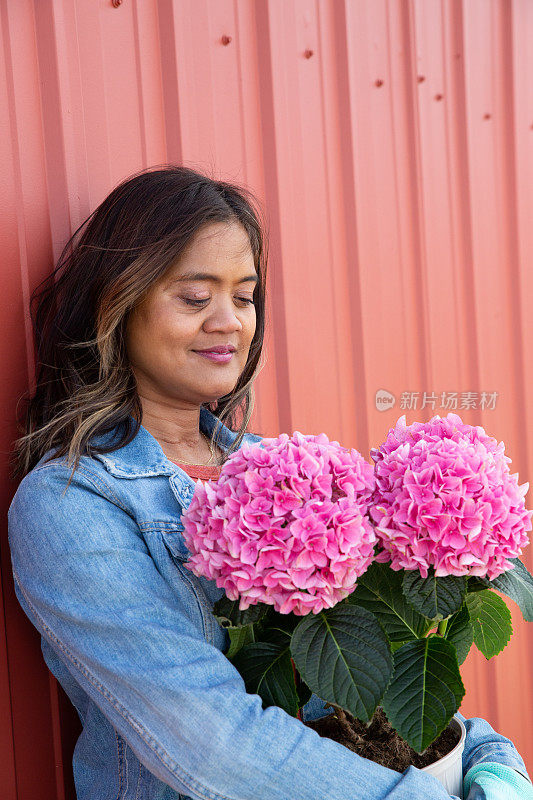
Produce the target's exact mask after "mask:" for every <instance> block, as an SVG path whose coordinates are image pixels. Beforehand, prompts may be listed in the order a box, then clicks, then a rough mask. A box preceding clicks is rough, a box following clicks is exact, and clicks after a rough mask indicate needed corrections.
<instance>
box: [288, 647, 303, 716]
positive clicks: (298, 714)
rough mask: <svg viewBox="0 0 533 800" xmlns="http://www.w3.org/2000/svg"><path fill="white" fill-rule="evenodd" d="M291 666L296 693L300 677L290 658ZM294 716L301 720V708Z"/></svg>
mask: <svg viewBox="0 0 533 800" xmlns="http://www.w3.org/2000/svg"><path fill="white" fill-rule="evenodd" d="M291 664H292V671H293V674H294V684H295V686H296V691H298V686H299V685H300V675H299V673H298V670H297V669H296V664H295V663H294V661H293V660H292V658H291ZM296 716H297V717H298V719H300V720H301V719H302V709H301V708H298V712H297V714H296Z"/></svg>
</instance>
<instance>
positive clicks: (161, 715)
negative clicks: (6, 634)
mask: <svg viewBox="0 0 533 800" xmlns="http://www.w3.org/2000/svg"><path fill="white" fill-rule="evenodd" d="M69 474H70V470H69V469H68V468H67V467H66V466H61V465H50V466H46V467H45V468H41V469H38V470H34V471H33V472H32V473H30V474H29V475H28V476H26V479H25V480H24V481H23V482H22V483H21V485H20V486H19V489H18V491H17V494H16V495H15V498H14V500H13V502H12V504H11V507H10V509H9V537H10V547H11V554H12V566H13V574H14V579H15V589H16V593H17V597H18V599H19V602H20V604H21V605H22V607H23V609H24V611H25V612H26V614H27V615H28V617H29V618H30V620H31V621H32V622H33V624H34V625H35V626H36V627H37V629H38V630H39V631H40V633H41V634H42V635H43V636H44V637H45V638H46V639H47V640H48V641H49V642H50V644H51V646H52V647H53V648H54V649H55V650H56V651H57V652H58V653H59V654H60V656H61V658H62V659H63V660H64V663H65V664H66V666H67V668H68V669H69V670H70V672H71V673H72V675H73V676H74V677H75V679H76V680H77V681H78V683H79V684H80V686H81V687H82V688H83V689H84V691H86V692H87V694H88V695H89V696H90V697H91V699H92V700H93V701H94V702H95V703H96V704H97V705H98V707H99V708H100V709H101V711H102V712H103V714H104V715H105V716H106V717H107V718H108V719H109V720H110V722H111V724H112V725H113V727H114V728H115V729H116V730H117V731H118V732H119V734H120V735H121V736H123V737H124V738H125V739H126V741H127V742H128V743H129V745H130V746H131V748H132V749H133V751H134V752H135V754H136V755H137V757H138V758H139V760H140V761H141V762H142V763H143V764H144V765H145V766H146V767H147V769H148V770H150V771H151V772H152V773H153V774H154V775H156V776H157V777H158V778H159V779H160V780H162V781H164V782H165V783H166V784H168V785H169V786H170V787H172V788H173V789H174V790H175V791H176V792H178V793H180V794H183V795H187V796H189V797H191V798H193V800H207V799H208V800H250V798H252V797H253V798H254V799H255V800H286V798H298V800H319V798H320V800H322V798H326V797H327V798H328V800H363V799H364V800H385V799H387V800H417V798H420V800H422V799H423V798H424V800H425V799H426V798H427V797H431V798H433V800H445V798H449V796H448V794H447V793H446V791H445V790H444V788H443V787H442V786H441V784H440V783H439V782H438V781H437V780H436V779H435V778H433V777H431V776H428V775H426V774H425V773H423V772H421V771H420V770H417V769H416V768H415V767H409V768H408V769H407V770H406V771H405V772H404V773H403V774H400V773H397V772H395V771H393V770H390V769H387V768H386V767H382V766H380V765H378V764H376V763H374V762H372V761H369V760H367V759H364V758H361V757H360V756H357V755H356V754H354V753H352V752H351V751H349V750H348V749H346V748H345V747H343V746H342V745H340V744H337V743H336V742H334V741H332V740H329V739H325V738H320V737H319V736H318V735H317V734H316V732H315V731H313V730H311V729H310V728H307V727H306V726H305V725H303V724H302V723H301V722H300V721H299V720H297V719H295V718H293V717H290V716H289V715H288V714H286V713H285V712H284V711H283V710H282V709H280V708H277V707H270V708H267V709H263V708H262V705H261V700H260V698H259V697H258V696H257V695H252V694H247V693H246V690H245V687H244V682H243V680H242V678H241V676H240V675H239V673H238V672H237V670H236V669H235V668H234V667H233V665H232V664H231V663H230V661H228V659H226V657H225V656H224V655H223V653H222V652H220V650H218V649H217V648H216V647H214V646H213V645H211V644H209V643H208V642H207V641H206V640H205V639H204V638H203V637H202V634H201V632H200V631H199V630H198V629H197V628H196V627H195V626H194V625H193V623H192V622H191V619H190V617H189V616H188V615H187V614H186V613H185V612H184V609H183V608H182V607H181V606H180V603H179V602H178V601H177V599H176V596H175V594H174V593H173V592H172V591H171V589H170V587H169V585H168V584H167V583H166V582H165V580H164V579H163V577H162V576H161V574H160V573H159V571H158V570H157V568H156V564H155V562H154V560H153V559H152V557H151V555H150V553H149V551H148V549H147V547H146V544H145V542H144V540H143V538H142V536H141V535H140V533H139V529H138V527H137V525H136V523H135V521H134V519H133V518H132V517H131V515H130V514H129V513H128V511H127V509H126V508H125V507H124V506H122V505H121V503H120V500H119V498H117V497H116V496H114V494H113V491H112V487H110V486H108V485H107V484H106V483H105V482H104V481H103V480H102V479H101V478H100V477H99V476H96V475H92V473H90V472H88V471H79V470H78V471H77V472H76V474H75V476H74V478H73V480H72V482H71V485H70V486H69V488H68V490H67V492H66V493H65V494H64V495H63V494H62V492H63V490H64V488H65V485H66V480H67V477H68V475H69ZM82 509H83V510H84V513H81V510H82ZM88 509H90V511H88ZM467 741H468V739H467ZM492 742H496V747H497V753H496V751H495V750H494V749H493V744H492ZM506 742H508V740H505V739H504V737H499V736H498V735H497V734H494V732H492V729H490V726H487V723H484V722H483V721H482V720H481V721H473V722H472V725H471V731H470V741H469V750H468V752H469V759H470V760H469V764H468V765H469V766H470V765H471V764H472V763H474V761H475V760H476V759H479V756H480V755H482V754H483V753H484V752H485V749H484V748H486V747H489V749H490V753H491V758H493V756H495V754H496V757H497V758H498V759H500V756H502V757H504V758H505V759H510V760H511V761H513V760H514V761H515V763H517V764H518V763H519V762H520V764H523V762H522V761H521V759H520V758H519V756H518V755H517V754H516V751H514V753H513V749H512V744H511V743H508V744H506ZM487 752H488V751H487ZM505 763H509V761H508V760H506V761H505Z"/></svg>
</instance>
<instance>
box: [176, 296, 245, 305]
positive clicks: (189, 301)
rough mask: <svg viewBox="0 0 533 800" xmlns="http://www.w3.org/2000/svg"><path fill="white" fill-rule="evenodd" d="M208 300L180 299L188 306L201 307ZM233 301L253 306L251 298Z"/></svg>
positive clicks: (239, 298) (206, 298)
mask: <svg viewBox="0 0 533 800" xmlns="http://www.w3.org/2000/svg"><path fill="white" fill-rule="evenodd" d="M209 299H210V298H209V297H205V298H203V299H202V300H197V299H195V298H193V297H182V300H184V301H185V302H186V303H187V304H188V305H190V306H201V305H203V304H204V303H207V302H209ZM235 299H236V300H240V301H241V302H242V303H248V304H249V305H253V302H254V301H253V298H250V297H236V298H235Z"/></svg>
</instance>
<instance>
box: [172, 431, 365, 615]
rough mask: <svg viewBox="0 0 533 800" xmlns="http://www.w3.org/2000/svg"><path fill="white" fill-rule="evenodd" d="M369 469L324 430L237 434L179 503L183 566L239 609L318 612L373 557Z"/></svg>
mask: <svg viewBox="0 0 533 800" xmlns="http://www.w3.org/2000/svg"><path fill="white" fill-rule="evenodd" d="M374 488H375V484H374V470H373V467H372V465H371V464H369V463H368V462H366V461H365V460H364V458H363V457H362V456H361V455H360V454H359V453H358V452H357V450H354V449H350V450H348V449H346V448H345V447H342V446H341V445H339V443H338V442H330V441H329V439H328V437H327V436H326V435H325V434H323V433H322V434H319V435H317V436H313V435H304V434H302V433H300V432H299V431H295V432H294V433H293V435H292V436H291V437H289V435H288V434H286V433H282V434H280V436H278V437H277V438H265V439H263V440H262V441H261V443H260V444H259V443H258V444H254V445H250V444H243V445H242V447H241V448H240V449H239V450H236V451H235V452H234V453H232V454H231V455H230V457H229V458H228V460H227V461H226V463H225V464H224V465H223V467H222V469H221V472H220V476H219V478H218V479H217V480H216V481H213V480H211V481H208V482H206V483H205V484H202V483H201V482H197V484H196V490H195V493H194V495H193V498H192V500H191V503H190V505H189V507H188V508H187V509H186V510H185V511H184V512H183V515H182V521H183V525H184V537H185V542H186V544H187V547H188V548H189V550H190V552H191V555H190V557H189V560H188V562H187V563H186V564H185V566H186V567H187V568H188V569H190V570H191V571H192V572H194V573H195V574H196V575H199V576H204V577H206V578H209V579H210V580H214V581H216V584H217V586H218V587H219V588H223V589H224V590H225V592H226V595H227V596H228V597H229V598H230V600H237V599H239V608H240V609H241V610H244V609H246V608H248V607H249V606H250V605H255V604H257V603H258V602H262V603H267V604H270V605H273V606H274V607H275V609H276V610H277V611H279V612H280V613H281V614H288V613H290V612H294V613H295V614H299V615H304V614H308V613H310V612H312V613H314V614H317V613H318V612H319V611H321V610H322V609H324V608H331V607H332V606H334V605H335V604H336V603H338V602H339V601H340V600H343V599H344V598H345V597H347V595H348V594H350V593H351V592H352V591H353V590H354V588H355V585H356V582H357V578H358V577H359V575H362V573H363V572H365V571H366V570H367V569H368V567H369V565H370V563H371V562H372V560H373V558H374V545H375V543H376V542H377V537H376V534H375V532H374V528H373V525H372V524H371V522H370V521H369V519H368V504H369V502H370V498H371V496H372V493H373V491H374Z"/></svg>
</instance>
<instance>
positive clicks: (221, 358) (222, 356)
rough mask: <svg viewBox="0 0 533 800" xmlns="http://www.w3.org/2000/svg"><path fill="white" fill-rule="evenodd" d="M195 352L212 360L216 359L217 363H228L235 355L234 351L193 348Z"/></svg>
mask: <svg viewBox="0 0 533 800" xmlns="http://www.w3.org/2000/svg"><path fill="white" fill-rule="evenodd" d="M193 353H196V355H197V356H203V357H204V358H208V359H209V360H210V361H214V362H216V363H217V364H227V363H228V361H231V357H232V356H233V353H211V352H210V351H209V350H202V351H200V350H193Z"/></svg>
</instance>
